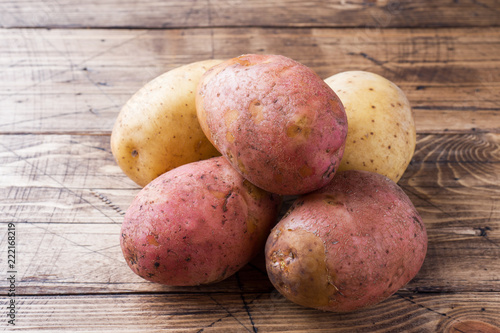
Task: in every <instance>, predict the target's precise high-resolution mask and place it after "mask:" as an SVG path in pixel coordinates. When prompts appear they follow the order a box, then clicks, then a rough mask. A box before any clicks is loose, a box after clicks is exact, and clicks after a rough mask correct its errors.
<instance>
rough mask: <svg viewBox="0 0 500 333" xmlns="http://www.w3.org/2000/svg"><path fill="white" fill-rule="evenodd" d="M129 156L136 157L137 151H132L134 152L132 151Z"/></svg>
mask: <svg viewBox="0 0 500 333" xmlns="http://www.w3.org/2000/svg"><path fill="white" fill-rule="evenodd" d="M131 155H132V157H137V156H138V155H139V153H138V152H137V150H135V149H134V150H132V152H131Z"/></svg>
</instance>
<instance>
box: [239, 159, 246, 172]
mask: <svg viewBox="0 0 500 333" xmlns="http://www.w3.org/2000/svg"><path fill="white" fill-rule="evenodd" d="M237 162H238V169H239V170H240V171H241V173H243V174H245V173H246V170H247V169H246V167H245V164H243V161H242V160H241V159H239V158H238V159H237Z"/></svg>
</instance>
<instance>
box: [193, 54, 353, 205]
mask: <svg viewBox="0 0 500 333" xmlns="http://www.w3.org/2000/svg"><path fill="white" fill-rule="evenodd" d="M196 108H197V112H198V118H199V119H200V123H201V124H202V125H201V127H202V128H203V130H204V131H205V133H206V135H207V137H209V138H210V140H211V141H212V143H213V144H214V145H215V146H216V147H217V149H218V150H219V151H220V152H221V153H222V155H224V156H225V157H226V158H228V159H229V161H230V162H231V163H232V165H233V167H235V168H236V169H237V170H238V171H239V172H240V173H241V174H242V175H243V176H244V177H245V178H247V179H248V180H249V181H250V182H252V183H253V184H255V185H256V186H259V187H261V188H263V189H265V190H267V191H270V192H273V193H278V194H283V195H285V194H286V195H296V194H301V193H306V192H310V191H313V190H315V189H318V188H320V187H322V186H324V185H326V184H327V183H328V182H329V181H330V180H331V179H332V177H333V175H334V174H335V172H336V171H337V168H338V165H339V164H340V159H341V158H342V154H343V150H344V141H345V138H346V134H347V121H346V115H345V112H344V108H343V106H342V103H341V102H340V100H339V99H338V97H337V95H336V94H335V93H334V92H333V90H332V89H330V88H329V87H328V85H327V84H326V83H325V82H324V81H323V80H322V79H321V78H319V76H318V75H317V74H316V73H314V72H313V71H312V70H311V69H310V68H308V67H306V66H304V65H302V64H300V63H298V62H296V61H294V60H292V59H290V58H287V57H284V56H279V55H255V54H248V55H242V56H240V57H237V58H233V59H230V60H227V61H225V62H224V63H222V64H220V65H217V66H214V67H213V68H211V69H210V70H208V71H207V72H206V73H205V74H204V75H203V77H202V79H201V80H200V84H199V86H198V90H197V94H196Z"/></svg>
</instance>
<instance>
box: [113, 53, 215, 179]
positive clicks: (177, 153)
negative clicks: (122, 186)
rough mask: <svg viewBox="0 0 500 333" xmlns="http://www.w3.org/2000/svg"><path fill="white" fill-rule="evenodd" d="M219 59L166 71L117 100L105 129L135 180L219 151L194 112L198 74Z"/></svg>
mask: <svg viewBox="0 0 500 333" xmlns="http://www.w3.org/2000/svg"><path fill="white" fill-rule="evenodd" d="M221 62H222V60H203V61H199V62H194V63H191V64H188V65H185V66H181V67H177V68H175V69H173V70H171V71H169V72H166V73H164V74H162V75H160V76H158V77H157V78H155V79H153V80H152V81H150V82H148V83H147V84H146V85H144V86H143V87H142V88H141V89H139V90H138V91H137V92H136V93H135V94H134V95H133V96H132V97H131V98H130V99H129V100H128V101H127V103H126V104H125V105H124V106H123V108H122V109H121V111H120V113H119V115H118V118H117V119H116V122H115V125H114V127H113V131H112V134H111V151H112V153H113V155H114V157H115V160H116V162H117V164H118V165H119V166H120V168H121V169H122V170H123V172H124V173H125V174H126V175H127V176H128V177H129V178H131V179H132V180H133V181H134V182H136V183H137V184H138V185H140V186H145V185H146V184H147V183H149V182H150V181H152V180H153V179H155V178H156V177H158V176H159V175H161V174H162V173H164V172H167V171H169V170H171V169H173V168H175V167H178V166H180V165H183V164H186V163H190V162H194V161H198V160H202V159H207V158H210V157H214V156H219V155H220V153H219V152H218V151H217V149H215V148H214V147H213V145H212V144H211V143H210V141H209V140H208V139H207V138H206V137H205V134H204V133H203V131H202V129H201V127H200V125H199V122H198V119H197V115H196V104H195V92H196V87H197V85H198V82H199V80H200V77H201V75H202V74H203V73H205V71H206V70H207V69H209V68H210V67H212V66H214V65H216V64H219V63H221Z"/></svg>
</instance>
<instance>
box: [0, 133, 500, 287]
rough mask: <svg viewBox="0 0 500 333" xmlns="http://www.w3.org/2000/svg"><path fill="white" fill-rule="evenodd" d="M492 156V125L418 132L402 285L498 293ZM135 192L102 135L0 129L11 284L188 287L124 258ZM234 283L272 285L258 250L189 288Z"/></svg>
mask: <svg viewBox="0 0 500 333" xmlns="http://www.w3.org/2000/svg"><path fill="white" fill-rule="evenodd" d="M499 162H500V134H494V133H486V134H454V135H452V134H448V135H438V134H420V135H419V136H418V141H417V150H416V152H415V155H414V158H413V160H412V163H411V164H410V166H409V168H408V169H407V171H406V173H405V174H404V176H403V178H402V179H401V181H400V185H401V186H402V187H403V189H404V190H405V191H406V193H407V194H408V195H409V196H410V199H411V200H412V201H413V203H414V204H415V206H416V208H417V210H418V211H419V212H420V214H421V216H422V218H423V221H424V222H425V224H426V226H427V229H428V236H429V248H428V255H427V258H426V260H425V262H424V265H423V267H422V269H421V271H420V273H419V274H418V275H417V277H416V278H415V279H414V280H413V281H412V282H411V283H410V284H409V285H408V286H406V287H405V289H406V290H408V291H413V292H451V293H457V292H475V291H484V292H497V293H498V292H500V280H499V279H498V272H500V260H498V258H500V205H499V202H500V187H499V186H498V183H499V182H498V177H499V175H500V163H499ZM138 191H139V188H138V187H137V186H136V185H134V184H133V183H132V182H131V181H130V180H129V179H128V178H127V177H126V176H125V175H124V174H123V173H122V172H121V171H120V169H119V168H118V167H117V166H116V165H115V163H114V160H113V157H112V155H111V152H110V150H109V136H86V135H3V136H0V193H2V194H4V195H3V196H2V198H1V199H0V211H1V214H0V222H1V223H2V224H3V225H4V226H5V225H6V224H7V223H8V222H15V223H16V224H17V229H18V231H17V233H18V242H19V253H20V255H22V259H23V260H22V262H21V264H19V277H20V278H19V285H18V291H19V293H20V294H61V293H69V294H85V293H123V292H132V293H133V292H181V291H183V292H192V291H193V288H167V287H162V286H159V285H155V284H151V283H149V282H146V281H144V280H142V279H140V278H139V277H137V276H135V275H134V274H133V273H132V271H131V270H130V269H129V268H128V267H127V265H126V263H125V261H124V259H123V256H122V254H121V249H120V246H119V235H120V225H121V222H122V220H123V215H124V213H125V211H126V209H127V207H128V205H129V204H130V202H131V201H132V199H133V197H134V196H135V195H136V194H137V193H138ZM285 209H286V207H284V210H285ZM6 247H7V239H6V238H3V239H2V240H1V242H0V249H6ZM76 258H78V260H75V259H76ZM0 260H3V258H0ZM82 268H83V269H82ZM471 272H472V273H471ZM471 274H472V276H471ZM7 289H8V283H7V281H6V280H1V281H0V290H4V291H5V290H7ZM238 290H243V291H244V292H256V291H258V292H267V291H269V290H272V286H271V285H270V282H269V280H268V278H267V275H266V273H265V266H264V262H263V257H262V256H260V257H257V258H256V259H255V260H254V261H253V262H252V263H251V264H250V265H248V266H247V267H245V269H243V271H241V272H240V273H239V274H238V275H237V276H233V277H232V278H230V279H228V280H226V281H224V282H221V283H219V284H216V285H213V286H210V287H203V288H201V287H200V288H194V291H197V292H198V291H206V292H223V291H233V292H236V291H238Z"/></svg>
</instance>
